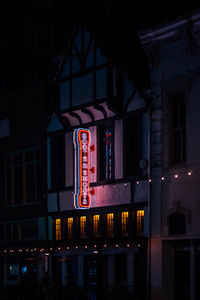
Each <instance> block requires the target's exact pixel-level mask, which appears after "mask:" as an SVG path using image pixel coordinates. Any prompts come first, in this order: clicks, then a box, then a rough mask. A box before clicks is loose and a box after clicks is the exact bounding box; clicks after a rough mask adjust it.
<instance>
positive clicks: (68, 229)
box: [67, 218, 74, 240]
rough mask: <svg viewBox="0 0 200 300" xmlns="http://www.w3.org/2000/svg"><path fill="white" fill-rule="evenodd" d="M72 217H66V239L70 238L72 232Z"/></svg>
mask: <svg viewBox="0 0 200 300" xmlns="http://www.w3.org/2000/svg"><path fill="white" fill-rule="evenodd" d="M73 221H74V220H73V218H68V219H67V238H68V240H71V239H72V234H73Z"/></svg>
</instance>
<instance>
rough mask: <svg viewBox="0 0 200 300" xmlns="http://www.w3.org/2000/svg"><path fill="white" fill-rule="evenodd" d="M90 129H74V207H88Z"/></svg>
mask: <svg viewBox="0 0 200 300" xmlns="http://www.w3.org/2000/svg"><path fill="white" fill-rule="evenodd" d="M90 135H91V133H90V131H89V130H88V129H83V128H79V129H75V130H74V135H73V141H74V157H75V159H74V161H75V165H74V169H75V170H74V174H75V176H74V206H75V208H89V207H90V194H89V147H90Z"/></svg>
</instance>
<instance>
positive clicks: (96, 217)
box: [93, 215, 99, 238]
mask: <svg viewBox="0 0 200 300" xmlns="http://www.w3.org/2000/svg"><path fill="white" fill-rule="evenodd" d="M93 237H94V238H97V237H99V215H94V216H93Z"/></svg>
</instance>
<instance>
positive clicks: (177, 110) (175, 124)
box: [169, 92, 186, 165]
mask: <svg viewBox="0 0 200 300" xmlns="http://www.w3.org/2000/svg"><path fill="white" fill-rule="evenodd" d="M185 161H186V113H185V94H184V93H183V92H182V93H179V94H174V95H169V164H170V165H173V164H177V163H184V162H185Z"/></svg>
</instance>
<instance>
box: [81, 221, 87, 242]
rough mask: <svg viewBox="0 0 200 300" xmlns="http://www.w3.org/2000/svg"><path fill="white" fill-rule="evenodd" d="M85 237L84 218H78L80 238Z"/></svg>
mask: <svg viewBox="0 0 200 300" xmlns="http://www.w3.org/2000/svg"><path fill="white" fill-rule="evenodd" d="M85 237H86V216H81V217H80V238H81V239H84V238H85Z"/></svg>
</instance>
